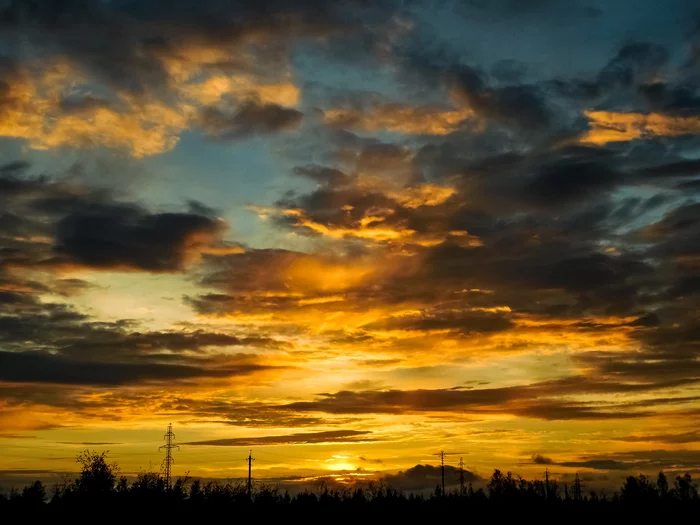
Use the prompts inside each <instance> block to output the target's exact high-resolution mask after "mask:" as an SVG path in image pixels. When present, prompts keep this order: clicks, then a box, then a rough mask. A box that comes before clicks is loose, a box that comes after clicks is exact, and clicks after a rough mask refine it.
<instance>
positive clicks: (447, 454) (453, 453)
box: [433, 450, 468, 496]
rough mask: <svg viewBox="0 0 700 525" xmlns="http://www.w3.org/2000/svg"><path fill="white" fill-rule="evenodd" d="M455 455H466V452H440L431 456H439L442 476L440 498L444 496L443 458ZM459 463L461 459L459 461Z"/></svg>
mask: <svg viewBox="0 0 700 525" xmlns="http://www.w3.org/2000/svg"><path fill="white" fill-rule="evenodd" d="M456 454H468V452H445V451H444V450H441V451H440V452H436V453H435V454H433V456H440V474H441V475H442V493H441V494H440V495H441V496H444V495H445V456H453V455H456ZM460 461H461V459H460Z"/></svg>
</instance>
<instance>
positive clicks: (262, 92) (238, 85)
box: [181, 75, 300, 107]
mask: <svg viewBox="0 0 700 525" xmlns="http://www.w3.org/2000/svg"><path fill="white" fill-rule="evenodd" d="M181 91H182V93H183V94H184V95H185V96H187V97H188V98H190V99H193V100H195V101H197V102H199V103H201V104H206V105H210V104H215V103H218V102H220V101H221V99H222V98H224V97H231V98H233V99H235V100H243V101H245V100H249V99H252V100H255V101H257V102H261V103H263V104H279V105H280V106H289V107H291V106H296V105H297V104H298V103H299V94H300V91H299V88H298V87H296V86H295V85H294V84H293V83H291V82H282V83H278V84H259V83H257V82H256V80H255V79H254V78H252V77H250V76H246V75H240V76H232V77H224V76H215V77H210V78H208V79H206V80H205V81H203V82H201V83H188V84H184V85H183V86H182V87H181Z"/></svg>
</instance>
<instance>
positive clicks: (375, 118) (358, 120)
mask: <svg viewBox="0 0 700 525" xmlns="http://www.w3.org/2000/svg"><path fill="white" fill-rule="evenodd" d="M473 115H474V112H473V111H471V110H469V109H460V110H451V111H444V110H441V109H439V108H435V107H430V106H422V107H421V106H419V107H412V106H402V105H400V104H389V103H386V104H377V105H375V106H374V107H371V108H370V109H368V110H366V111H362V110H357V109H331V110H328V111H326V112H325V113H324V118H325V120H326V122H327V123H328V124H330V125H336V126H346V127H354V128H359V129H362V130H364V131H391V132H394V133H406V134H409V135H447V134H449V133H453V132H455V131H457V130H458V129H459V128H460V125H461V124H462V122H464V121H465V120H467V119H469V118H470V117H472V116H473Z"/></svg>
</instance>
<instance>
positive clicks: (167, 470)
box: [158, 423, 180, 488]
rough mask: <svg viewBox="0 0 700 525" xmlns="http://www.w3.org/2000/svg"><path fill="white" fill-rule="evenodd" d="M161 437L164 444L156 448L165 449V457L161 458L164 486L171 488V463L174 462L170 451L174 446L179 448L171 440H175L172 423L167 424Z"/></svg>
mask: <svg viewBox="0 0 700 525" xmlns="http://www.w3.org/2000/svg"><path fill="white" fill-rule="evenodd" d="M163 439H165V445H161V446H160V447H158V450H165V458H163V474H164V475H165V486H166V487H168V488H171V487H170V474H171V470H172V466H173V463H175V460H174V459H173V454H172V451H173V449H175V448H176V449H178V450H180V447H179V446H177V445H176V444H175V443H174V442H173V441H174V440H175V434H174V433H173V424H172V423H169V424H168V431H167V432H166V433H165V436H163Z"/></svg>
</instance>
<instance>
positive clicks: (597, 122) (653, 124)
mask: <svg viewBox="0 0 700 525" xmlns="http://www.w3.org/2000/svg"><path fill="white" fill-rule="evenodd" d="M584 114H585V115H586V117H588V120H589V122H590V125H591V129H590V130H589V131H587V132H586V133H584V134H583V136H582V137H581V139H580V140H581V142H586V143H590V144H597V145H604V144H607V143H608V142H617V141H628V140H634V139H638V138H642V137H647V136H671V137H672V136H678V135H695V134H698V133H700V117H673V116H670V115H662V114H660V113H650V114H642V113H615V112H612V111H585V112H584Z"/></svg>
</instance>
